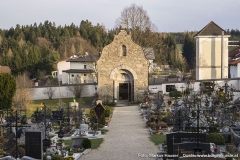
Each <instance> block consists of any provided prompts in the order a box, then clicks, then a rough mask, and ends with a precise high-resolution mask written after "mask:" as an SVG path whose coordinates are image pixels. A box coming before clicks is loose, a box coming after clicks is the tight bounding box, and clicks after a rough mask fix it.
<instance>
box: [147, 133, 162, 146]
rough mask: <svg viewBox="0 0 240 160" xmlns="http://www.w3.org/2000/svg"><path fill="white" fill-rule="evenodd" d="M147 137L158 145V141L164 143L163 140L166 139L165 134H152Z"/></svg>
mask: <svg viewBox="0 0 240 160" xmlns="http://www.w3.org/2000/svg"><path fill="white" fill-rule="evenodd" d="M149 138H150V140H151V141H152V142H153V143H154V144H155V145H159V144H160V143H164V141H166V135H163V134H156V135H152V136H151V137H149Z"/></svg>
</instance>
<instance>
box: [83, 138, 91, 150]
mask: <svg viewBox="0 0 240 160" xmlns="http://www.w3.org/2000/svg"><path fill="white" fill-rule="evenodd" d="M82 146H83V148H85V149H88V148H91V141H90V140H89V139H88V138H85V139H84V140H83V142H82Z"/></svg>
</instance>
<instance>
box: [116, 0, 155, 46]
mask: <svg viewBox="0 0 240 160" xmlns="http://www.w3.org/2000/svg"><path fill="white" fill-rule="evenodd" d="M122 23H124V25H125V28H126V29H128V30H130V31H131V35H132V39H133V41H134V42H135V43H137V44H138V45H140V46H142V47H143V48H146V47H149V46H151V43H153V42H152V39H151V37H152V35H151V33H152V31H154V30H156V26H155V25H154V24H153V23H152V22H151V20H150V17H149V16H148V14H147V11H145V10H144V9H143V8H142V6H137V5H136V4H132V5H131V6H130V7H126V8H124V9H123V11H122V12H121V16H120V17H119V18H118V19H117V20H116V27H119V26H121V24H122Z"/></svg>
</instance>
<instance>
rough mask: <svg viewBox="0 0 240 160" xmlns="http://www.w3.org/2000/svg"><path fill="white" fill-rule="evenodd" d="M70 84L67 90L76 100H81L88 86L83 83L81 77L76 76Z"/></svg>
mask: <svg viewBox="0 0 240 160" xmlns="http://www.w3.org/2000/svg"><path fill="white" fill-rule="evenodd" d="M70 84H72V85H68V86H67V90H69V91H70V92H71V93H72V94H73V95H74V96H75V98H81V97H82V95H83V94H84V93H86V91H87V86H86V85H84V84H82V83H81V79H80V76H79V77H78V76H75V77H74V78H73V79H71V80H70Z"/></svg>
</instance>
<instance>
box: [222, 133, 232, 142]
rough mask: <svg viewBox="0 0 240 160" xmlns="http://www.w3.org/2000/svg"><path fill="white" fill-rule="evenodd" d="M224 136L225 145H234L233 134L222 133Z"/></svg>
mask: <svg viewBox="0 0 240 160" xmlns="http://www.w3.org/2000/svg"><path fill="white" fill-rule="evenodd" d="M222 136H223V138H224V140H225V143H232V135H231V133H228V134H227V133H222Z"/></svg>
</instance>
